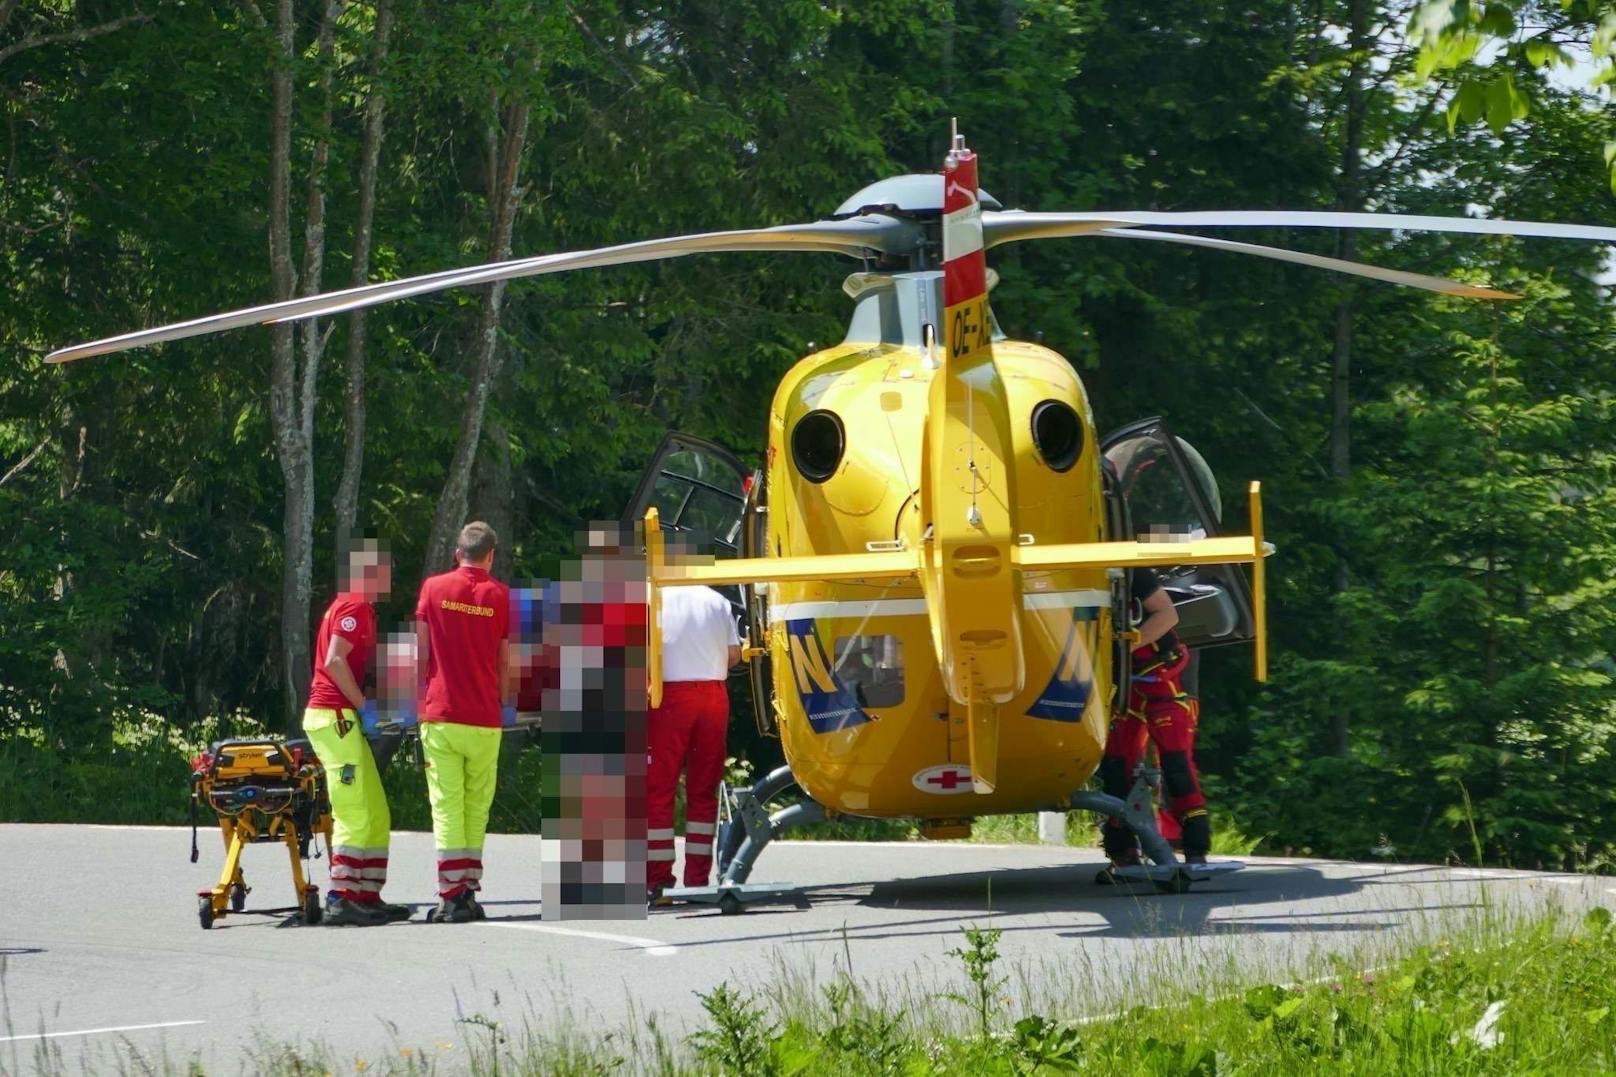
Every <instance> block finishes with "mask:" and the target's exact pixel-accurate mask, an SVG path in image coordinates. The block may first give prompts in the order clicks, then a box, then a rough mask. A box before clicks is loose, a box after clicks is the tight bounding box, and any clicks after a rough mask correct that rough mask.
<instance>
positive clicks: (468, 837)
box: [415, 521, 512, 924]
mask: <svg viewBox="0 0 1616 1077" xmlns="http://www.w3.org/2000/svg"><path fill="white" fill-rule="evenodd" d="M496 541H497V538H496V536H495V534H494V529H493V528H492V527H489V526H488V525H487V524H485V523H482V522H480V521H478V522H474V523H469V524H467V525H466V526H465V527H463V528H462V529H461V531H460V538H459V540H458V542H457V543H456V545H455V560H456V561H457V562H458V563H459V567H458V568H456V569H454V570H453V571H451V572H445V573H443V574H442V575H438V576H431V577H429V578H428V579H427V580H426V581H425V582H424V583H422V584H421V595H420V598H419V600H418V601H417V602H416V605H415V618H416V624H417V629H416V631H417V633H418V637H417V638H418V640H419V647H420V656H421V657H420V662H421V666H422V669H423V672H424V675H425V687H424V689H423V691H422V695H421V707H420V713H421V748H422V751H423V753H424V754H425V756H426V787H427V795H428V798H429V799H430V801H431V803H432V835H433V838H434V840H435V843H436V846H437V854H438V907H437V908H436V909H434V910H433V911H432V912H431V913H429V914H428V916H427V919H428V921H430V922H433V923H452V924H463V923H465V922H467V921H469V920H482V919H485V918H486V914H485V913H484V912H483V908H482V906H481V905H479V904H478V903H477V899H476V892H477V891H478V890H480V889H481V888H482V875H483V836H484V835H485V834H486V832H487V830H488V809H489V807H490V805H492V804H493V802H494V778H495V772H496V770H497V769H498V766H499V744H500V739H501V738H502V736H503V735H504V731H503V728H502V727H503V725H504V718H503V711H504V707H505V700H506V699H507V698H509V697H510V695H511V687H512V686H511V676H510V670H511V661H510V642H509V637H510V619H511V599H510V590H509V588H507V587H506V586H505V585H504V584H503V583H500V582H499V581H498V580H496V579H494V578H493V577H492V576H490V575H489V574H488V570H489V568H490V567H491V566H492V565H493V563H494V546H495V543H496Z"/></svg>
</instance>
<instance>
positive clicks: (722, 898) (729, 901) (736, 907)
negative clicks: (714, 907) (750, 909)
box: [718, 894, 743, 916]
mask: <svg viewBox="0 0 1616 1077" xmlns="http://www.w3.org/2000/svg"><path fill="white" fill-rule="evenodd" d="M742 909H743V906H742V905H741V899H740V898H738V897H736V896H735V895H734V894H720V895H719V897H718V911H719V912H720V913H722V914H723V915H725V916H734V915H736V914H738V913H740V912H741V911H742Z"/></svg>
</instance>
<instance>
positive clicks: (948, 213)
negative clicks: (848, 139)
mask: <svg viewBox="0 0 1616 1077" xmlns="http://www.w3.org/2000/svg"><path fill="white" fill-rule="evenodd" d="M976 188H977V181H976V154H974V153H972V152H971V151H970V150H968V149H966V148H965V136H963V135H961V134H959V132H958V130H956V131H955V132H954V136H953V145H952V147H951V148H950V149H949V151H948V157H947V158H946V159H944V161H943V310H944V313H943V322H944V343H945V344H946V345H947V350H948V358H949V359H954V360H957V359H969V358H971V357H972V356H974V355H976V354H977V353H978V352H981V351H984V350H986V349H987V347H988V345H989V342H990V341H991V339H992V322H991V321H990V320H989V318H988V280H987V277H988V263H987V258H986V257H985V256H984V255H983V252H982V207H981V206H980V205H978V203H977V199H976Z"/></svg>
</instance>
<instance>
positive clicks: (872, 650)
mask: <svg viewBox="0 0 1616 1077" xmlns="http://www.w3.org/2000/svg"><path fill="white" fill-rule="evenodd" d="M836 678H837V679H838V680H839V681H841V682H842V683H843V684H845V685H846V686H847V688H848V690H849V691H851V692H852V693H853V698H854V699H856V700H858V704H859V706H861V707H870V708H874V709H877V710H879V709H881V708H884V707H896V706H897V705H898V704H900V703H902V702H903V641H902V640H900V639H898V637H897V636H842V637H840V638H839V639H837V640H836Z"/></svg>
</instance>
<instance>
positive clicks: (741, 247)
mask: <svg viewBox="0 0 1616 1077" xmlns="http://www.w3.org/2000/svg"><path fill="white" fill-rule="evenodd" d="M919 237H920V227H919V225H917V224H914V223H913V222H909V221H902V220H898V219H897V218H894V217H887V216H882V215H879V214H872V215H868V216H864V217H855V218H850V219H848V220H842V221H818V222H815V223H812V224H786V225H779V226H777V227H773V228H753V229H743V230H739V231H733V232H704V233H698V234H695V235H688V236H671V237H668V238H666V239H652V240H645V241H642V242H638V243H623V244H619V245H617V246H614V247H601V248H598V249H596V250H588V251H571V252H566V253H561V254H546V255H539V256H537V257H533V258H518V259H513V260H511V261H506V262H494V263H491V264H488V265H482V266H467V267H464V268H461V269H451V270H445V271H441V272H438V273H428V274H425V275H422V276H418V277H408V278H405V279H404V280H397V281H386V282H382V283H378V284H366V285H361V286H360V287H357V288H348V289H344V290H343V291H338V292H327V293H325V294H323V295H315V296H306V297H302V298H298V299H288V300H283V301H281V302H278V303H266V304H264V305H262V306H257V307H247V308H245V309H242V310H235V311H228V312H226V313H223V314H210V315H208V316H207V317H205V318H196V319H193V320H191V321H187V322H179V323H176V324H174V325H165V326H159V327H157V328H154V329H142V330H139V331H138V332H134V333H124V334H121V335H119V336H115V337H106V338H105V339H102V340H93V341H89V342H87V343H84V344H75V345H72V346H71V347H66V348H59V349H57V350H56V351H53V352H51V353H50V354H49V355H47V356H46V357H45V361H46V362H49V363H67V362H71V361H73V360H75V359H85V358H88V357H89V356H92V355H105V354H107V353H109V352H119V351H125V350H127V349H129V348H140V347H145V346H147V345H150V344H161V343H163V342H165V341H170V340H183V339H185V338H187V337H195V336H202V335H203V334H206V333H217V332H222V331H224V330H226V329H237V328H240V327H242V326H248V325H267V324H270V323H272V322H284V321H295V320H298V319H302V318H314V317H319V316H322V315H329V314H340V313H342V312H344V311H349V310H356V309H358V308H360V307H369V306H374V305H376V304H378V303H387V302H390V301H392V300H395V299H406V298H408V297H410V296H414V295H421V294H424V293H426V292H436V291H442V290H444V289H448V288H464V287H468V286H471V285H475V284H487V283H489V282H491V281H499V280H511V279H514V278H518V277H532V276H539V275H541V274H545V273H560V272H564V271H567V270H573V269H591V268H598V267H602V266H614V265H628V264H630V263H633V262H649V261H656V260H659V259H664V258H682V257H684V256H686V255H690V254H717V253H729V252H744V251H815V252H825V253H831V254H845V255H849V256H851V257H855V258H856V257H859V256H860V255H862V254H864V253H866V252H869V251H876V252H881V253H891V254H902V253H907V252H908V251H909V250H911V249H913V246H914V244H915V243H917V242H918V241H919Z"/></svg>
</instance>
